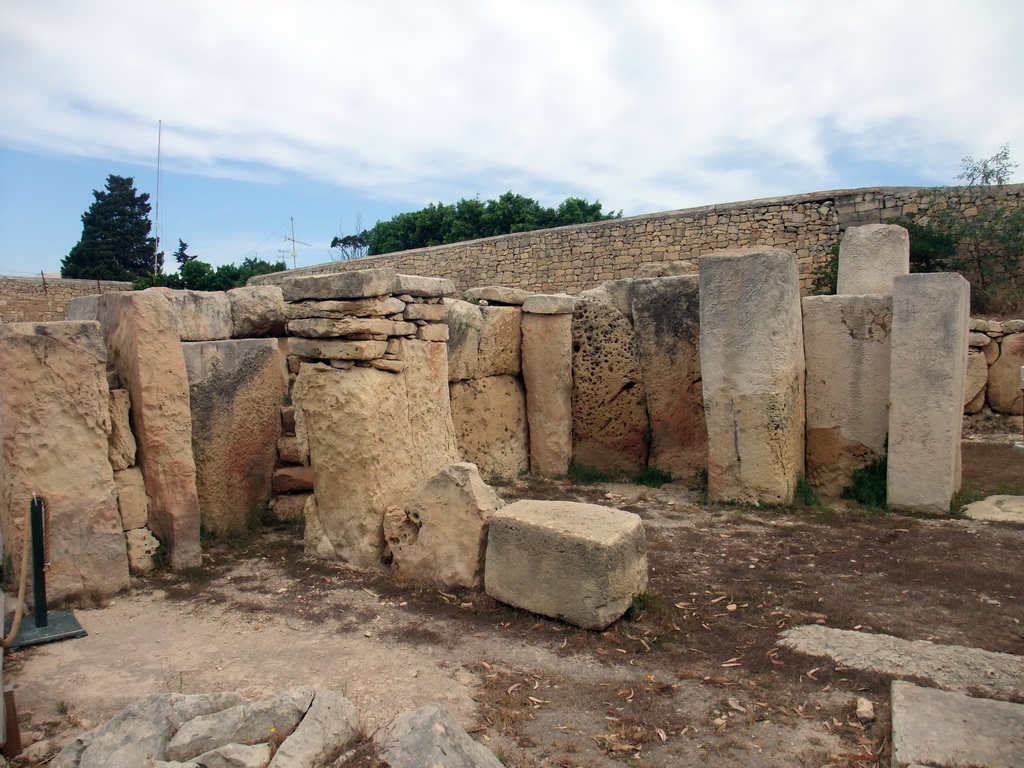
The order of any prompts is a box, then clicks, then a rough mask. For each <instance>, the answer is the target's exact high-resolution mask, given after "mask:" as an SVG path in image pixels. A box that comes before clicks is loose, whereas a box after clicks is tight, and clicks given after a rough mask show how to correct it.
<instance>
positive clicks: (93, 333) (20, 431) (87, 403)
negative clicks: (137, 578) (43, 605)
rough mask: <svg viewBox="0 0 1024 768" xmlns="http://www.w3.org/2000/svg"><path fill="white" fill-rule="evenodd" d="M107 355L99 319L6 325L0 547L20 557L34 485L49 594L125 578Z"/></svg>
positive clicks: (108, 590) (109, 587)
mask: <svg viewBox="0 0 1024 768" xmlns="http://www.w3.org/2000/svg"><path fill="white" fill-rule="evenodd" d="M106 359H107V355H106V351H105V350H104V348H103V336H102V334H101V332H100V327H99V325H98V324H97V323H95V322H74V321H71V322H51V323H0V445H2V450H3V460H2V461H0V524H2V528H3V538H4V542H3V543H4V551H5V552H6V553H8V554H9V555H10V558H11V560H12V561H13V562H14V563H15V564H16V565H17V564H18V562H19V557H20V553H21V551H22V542H24V541H25V536H26V534H27V531H28V517H27V516H28V511H29V508H30V505H31V500H32V497H33V496H34V495H35V494H37V493H38V494H39V495H40V496H41V497H42V498H43V501H44V504H45V509H46V512H47V514H48V517H49V537H48V547H49V555H48V561H49V569H48V571H47V576H46V586H47V595H48V597H49V598H50V599H51V600H55V599H61V598H67V597H71V596H74V595H82V594H86V593H98V594H101V595H112V594H114V593H116V592H118V591H120V590H122V589H125V588H127V586H128V557H127V554H126V550H125V539H124V534H123V533H122V528H121V519H120V517H119V515H118V512H117V495H116V491H115V487H114V474H113V470H112V469H111V467H110V462H109V461H108V459H107V453H108V442H107V433H108V430H109V427H110V406H109V400H108V394H107V378H106ZM29 594H31V592H30V593H29Z"/></svg>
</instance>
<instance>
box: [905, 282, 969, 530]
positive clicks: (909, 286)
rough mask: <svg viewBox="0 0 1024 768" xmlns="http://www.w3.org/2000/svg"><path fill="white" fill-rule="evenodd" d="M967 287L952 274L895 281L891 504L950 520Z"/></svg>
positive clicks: (956, 477)
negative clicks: (945, 517) (946, 515)
mask: <svg viewBox="0 0 1024 768" xmlns="http://www.w3.org/2000/svg"><path fill="white" fill-rule="evenodd" d="M969 304H970V287H969V285H968V283H967V281H966V280H964V279H963V278H962V277H961V276H960V275H957V274H954V273H934V274H913V275H902V276H899V277H897V278H896V279H895V280H894V281H893V294H892V315H893V318H892V364H891V371H892V372H891V383H890V387H889V460H888V473H887V482H888V501H889V504H890V505H891V506H893V507H895V508H897V509H902V510H909V511H914V512H922V513H926V514H945V513H948V512H949V504H950V500H951V499H952V496H953V494H954V493H956V491H957V490H958V489H959V488H960V468H961V467H960V428H961V423H962V421H963V409H964V383H965V380H966V374H967V371H966V368H967V321H968V308H969Z"/></svg>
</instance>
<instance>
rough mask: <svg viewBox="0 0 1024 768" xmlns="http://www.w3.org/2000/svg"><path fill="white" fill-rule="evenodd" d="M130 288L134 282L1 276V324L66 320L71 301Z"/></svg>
mask: <svg viewBox="0 0 1024 768" xmlns="http://www.w3.org/2000/svg"><path fill="white" fill-rule="evenodd" d="M131 289H132V284H131V283H123V282H119V281H113V280H64V279H62V278H52V277H42V276H40V277H5V276H0V322H3V323H25V322H41V321H47V320H63V319H64V318H65V315H66V313H67V308H68V303H69V302H70V301H71V300H72V299H75V298H78V297H79V296H90V295H93V294H97V293H113V292H115V291H130V290H131Z"/></svg>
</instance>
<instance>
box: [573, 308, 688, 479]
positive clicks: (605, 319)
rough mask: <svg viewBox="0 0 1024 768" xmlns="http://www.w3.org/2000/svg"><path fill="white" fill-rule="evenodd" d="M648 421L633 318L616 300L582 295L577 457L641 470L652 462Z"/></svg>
mask: <svg viewBox="0 0 1024 768" xmlns="http://www.w3.org/2000/svg"><path fill="white" fill-rule="evenodd" d="M702 419H703V416H702ZM648 426H649V423H648V420H647V394H646V390H645V389H644V379H643V374H642V372H641V370H640V360H639V358H638V356H637V344H636V336H635V335H634V333H633V324H632V323H630V322H629V319H628V318H627V317H626V316H625V315H623V314H622V313H621V312H619V310H617V309H616V308H615V307H614V306H612V305H611V304H607V303H605V302H603V301H597V300H586V299H583V300H579V301H577V302H576V304H575V308H574V309H573V315H572V456H573V461H575V462H576V463H577V464H578V465H580V466H585V467H595V468H597V469H603V470H626V471H635V470H638V469H640V468H642V467H644V466H646V465H647V440H646V438H647V435H648V431H647V430H648Z"/></svg>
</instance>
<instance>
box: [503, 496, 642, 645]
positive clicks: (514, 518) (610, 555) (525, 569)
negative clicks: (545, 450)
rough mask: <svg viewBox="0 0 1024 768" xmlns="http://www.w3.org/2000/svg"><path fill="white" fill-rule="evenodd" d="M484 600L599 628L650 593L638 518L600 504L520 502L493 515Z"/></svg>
mask: <svg viewBox="0 0 1024 768" xmlns="http://www.w3.org/2000/svg"><path fill="white" fill-rule="evenodd" d="M484 587H485V590H486V592H487V594H488V595H490V596H491V597H493V598H494V599H495V600H499V601H501V602H503V603H508V604H509V605H514V606H516V607H517V608H523V609H525V610H528V611H533V612H534V613H539V614H541V615H543V616H550V617H551V618H555V619H561V620H563V621H567V622H569V623H570V624H575V625H576V626H578V627H583V628H584V629H604V628H605V627H607V626H608V625H609V624H611V623H612V622H613V621H615V620H616V619H618V618H619V617H620V616H622V614H623V613H625V612H626V609H627V608H629V606H630V604H631V603H632V601H633V598H634V597H636V595H638V594H639V593H640V592H642V591H643V590H644V589H645V588H646V587H647V539H646V537H645V535H644V528H643V524H642V523H641V520H640V517H639V516H637V515H634V514H633V513H631V512H623V511H622V510H618V509H610V508H608V507H602V506H599V505H597V504H581V503H578V502H570V501H535V500H533V499H524V500H522V501H517V502H515V503H514V504H510V505H508V506H506V507H504V508H503V509H499V510H497V511H496V512H494V513H493V514H492V515H491V522H490V530H489V531H488V535H487V556H486V561H485V565H484Z"/></svg>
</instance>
